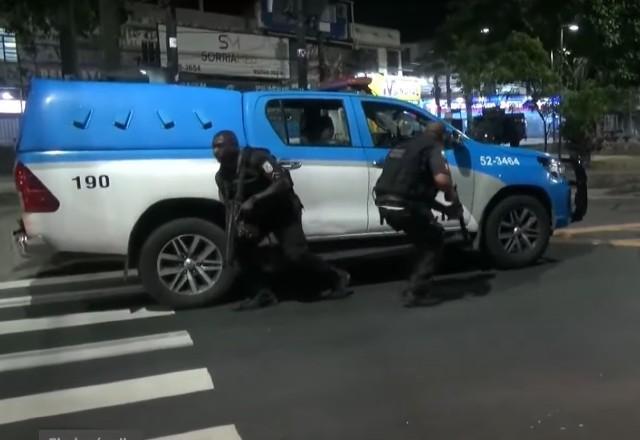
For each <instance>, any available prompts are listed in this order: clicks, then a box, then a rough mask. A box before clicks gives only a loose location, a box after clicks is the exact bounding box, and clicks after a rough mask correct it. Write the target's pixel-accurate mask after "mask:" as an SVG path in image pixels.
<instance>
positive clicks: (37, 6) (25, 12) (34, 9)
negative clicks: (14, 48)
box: [0, 0, 99, 40]
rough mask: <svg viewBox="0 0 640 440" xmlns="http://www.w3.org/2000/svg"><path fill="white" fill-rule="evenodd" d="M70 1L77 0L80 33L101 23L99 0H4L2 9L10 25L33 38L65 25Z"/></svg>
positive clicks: (74, 5)
mask: <svg viewBox="0 0 640 440" xmlns="http://www.w3.org/2000/svg"><path fill="white" fill-rule="evenodd" d="M69 2H73V11H74V17H73V18H74V22H75V25H76V30H77V32H78V33H79V34H80V35H88V34H89V33H90V32H91V31H93V30H94V29H95V28H96V26H97V25H98V9H99V8H98V0H20V1H15V0H0V10H1V11H2V15H3V18H4V19H5V20H7V22H8V25H9V26H8V27H9V28H10V29H11V30H12V31H14V32H16V33H17V34H19V35H20V37H21V38H23V39H27V40H29V39H32V38H33V37H34V36H35V33H37V32H42V33H44V34H47V35H48V34H51V32H52V31H59V30H60V28H61V27H62V26H65V25H66V24H67V23H68V21H69V20H68V19H69V18H70V17H68V15H67V12H68V10H69V9H68V4H69Z"/></svg>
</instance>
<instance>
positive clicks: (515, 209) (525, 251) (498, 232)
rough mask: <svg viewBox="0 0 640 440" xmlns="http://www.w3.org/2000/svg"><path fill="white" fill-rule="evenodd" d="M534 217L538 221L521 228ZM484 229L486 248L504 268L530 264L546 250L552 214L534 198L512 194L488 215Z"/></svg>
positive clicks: (497, 264)
mask: <svg viewBox="0 0 640 440" xmlns="http://www.w3.org/2000/svg"><path fill="white" fill-rule="evenodd" d="M525 213H526V217H524V216H525ZM534 216H535V218H536V222H535V224H533V226H531V227H529V228H527V229H526V230H525V229H524V228H522V226H527V225H528V224H529V223H530V222H532V220H531V219H532V218H533V217H534ZM509 224H513V226H510V225H509ZM508 225H509V226H508ZM534 231H535V232H534ZM483 232H484V244H485V250H486V252H487V253H488V255H489V256H490V257H491V259H492V260H493V262H494V263H495V265H496V266H498V267H499V268H503V269H515V268H520V267H524V266H528V265H531V264H533V263H535V262H536V261H538V259H540V257H541V256H542V254H544V252H545V251H546V250H547V247H548V245H549V239H550V237H551V221H550V215H549V212H548V211H547V209H546V208H545V207H544V205H543V204H542V203H541V202H540V201H539V200H538V199H536V198H535V197H531V196H527V195H513V196H509V197H506V198H505V199H504V200H501V201H500V202H498V204H497V205H496V206H495V207H494V208H493V210H492V211H491V212H490V213H489V214H488V216H487V220H486V222H485V225H484V231H483ZM509 234H511V236H512V237H511V238H512V239H513V240H511V238H510V237H509ZM523 236H524V237H525V238H526V239H525V238H523ZM529 243H530V244H529Z"/></svg>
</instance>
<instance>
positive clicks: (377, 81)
mask: <svg viewBox="0 0 640 440" xmlns="http://www.w3.org/2000/svg"><path fill="white" fill-rule="evenodd" d="M367 76H368V77H369V78H371V80H372V81H371V84H370V85H369V88H370V89H371V91H372V92H373V93H374V95H378V96H389V97H392V98H397V99H402V100H404V101H409V102H413V103H416V104H417V103H419V102H420V98H421V94H422V81H421V80H420V79H419V78H414V77H409V76H391V75H379V74H373V75H367Z"/></svg>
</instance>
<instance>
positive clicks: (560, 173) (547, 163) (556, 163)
mask: <svg viewBox="0 0 640 440" xmlns="http://www.w3.org/2000/svg"><path fill="white" fill-rule="evenodd" d="M539 161H540V163H541V164H542V166H544V167H545V168H546V170H547V171H548V172H549V174H551V177H553V178H554V179H564V177H565V172H566V167H565V166H564V164H563V163H562V161H560V160H558V159H554V158H553V157H549V156H547V157H540V158H539Z"/></svg>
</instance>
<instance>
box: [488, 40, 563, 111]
mask: <svg viewBox="0 0 640 440" xmlns="http://www.w3.org/2000/svg"><path fill="white" fill-rule="evenodd" d="M495 54H496V56H495V58H493V60H492V61H491V67H490V71H491V75H492V76H493V78H494V80H495V81H496V82H497V83H502V84H506V83H515V82H519V83H522V84H523V85H524V86H526V88H527V90H528V92H529V94H531V96H532V97H533V99H534V100H535V101H537V100H538V99H540V98H541V97H543V96H549V95H551V94H553V93H556V92H557V91H558V86H559V78H558V76H557V75H556V74H555V72H554V71H553V70H552V69H551V65H550V59H549V54H548V53H547V51H546V50H545V49H544V47H543V46H542V41H540V39H538V38H533V37H531V36H529V35H527V34H525V33H522V32H513V33H512V34H511V35H509V37H508V38H507V39H506V41H505V42H504V43H503V44H501V45H500V46H499V47H497V48H495Z"/></svg>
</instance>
